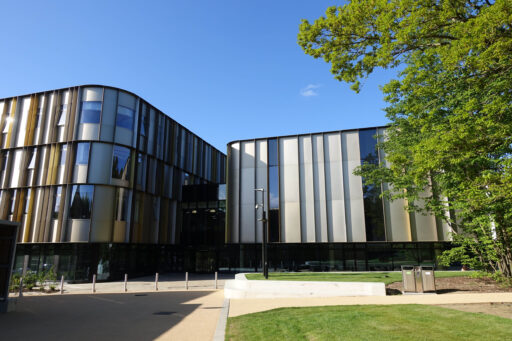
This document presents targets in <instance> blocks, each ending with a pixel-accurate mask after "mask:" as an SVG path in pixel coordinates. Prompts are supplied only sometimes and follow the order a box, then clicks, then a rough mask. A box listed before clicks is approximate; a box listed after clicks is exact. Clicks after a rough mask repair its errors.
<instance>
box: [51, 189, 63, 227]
mask: <svg viewBox="0 0 512 341" xmlns="http://www.w3.org/2000/svg"><path fill="white" fill-rule="evenodd" d="M53 195H54V200H53V211H52V218H53V219H57V218H58V217H59V209H60V199H61V197H62V186H58V187H56V188H55V192H54V194H53Z"/></svg>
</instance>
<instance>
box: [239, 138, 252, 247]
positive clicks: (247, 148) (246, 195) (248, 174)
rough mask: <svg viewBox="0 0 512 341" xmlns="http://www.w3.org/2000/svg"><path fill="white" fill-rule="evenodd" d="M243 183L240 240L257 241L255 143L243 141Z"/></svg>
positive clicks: (241, 190) (243, 241) (241, 189)
mask: <svg viewBox="0 0 512 341" xmlns="http://www.w3.org/2000/svg"><path fill="white" fill-rule="evenodd" d="M240 156H241V166H242V169H241V170H240V172H241V183H242V184H243V186H242V187H241V188H240V203H241V205H240V233H241V236H240V241H241V242H242V243H254V242H255V230H254V229H255V226H254V225H255V224H254V220H255V211H256V209H255V205H256V203H255V201H254V196H255V191H254V188H256V186H255V168H254V164H255V161H256V160H255V143H254V142H253V141H251V142H242V144H241V154H240Z"/></svg>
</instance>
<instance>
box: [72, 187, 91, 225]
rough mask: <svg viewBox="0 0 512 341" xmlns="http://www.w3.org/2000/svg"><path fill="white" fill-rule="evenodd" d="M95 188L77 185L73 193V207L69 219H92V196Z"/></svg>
mask: <svg viewBox="0 0 512 341" xmlns="http://www.w3.org/2000/svg"><path fill="white" fill-rule="evenodd" d="M93 192H94V186H92V185H75V186H73V188H72V191H71V207H70V208H69V217H70V218H71V219H90V218H91V208H92V196H93Z"/></svg>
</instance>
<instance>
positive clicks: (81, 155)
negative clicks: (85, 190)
mask: <svg viewBox="0 0 512 341" xmlns="http://www.w3.org/2000/svg"><path fill="white" fill-rule="evenodd" d="M89 146H90V143H89V142H84V143H79V144H78V145H77V147H76V164H77V165H86V164H87V162H89Z"/></svg>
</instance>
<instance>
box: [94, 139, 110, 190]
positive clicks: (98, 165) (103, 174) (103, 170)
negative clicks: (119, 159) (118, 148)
mask: <svg viewBox="0 0 512 341" xmlns="http://www.w3.org/2000/svg"><path fill="white" fill-rule="evenodd" d="M91 148H92V150H91V154H90V160H89V182H90V183H96V184H109V183H110V178H111V175H112V145H110V144H106V143H92V145H91Z"/></svg>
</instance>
